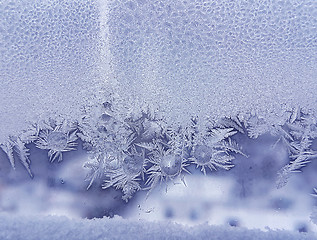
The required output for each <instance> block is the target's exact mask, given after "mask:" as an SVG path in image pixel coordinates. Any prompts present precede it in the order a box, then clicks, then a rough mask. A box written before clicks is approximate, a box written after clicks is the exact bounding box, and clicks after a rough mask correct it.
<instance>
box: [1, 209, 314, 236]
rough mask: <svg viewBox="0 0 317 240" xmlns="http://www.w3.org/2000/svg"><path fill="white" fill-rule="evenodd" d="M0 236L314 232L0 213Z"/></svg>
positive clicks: (283, 233)
mask: <svg viewBox="0 0 317 240" xmlns="http://www.w3.org/2000/svg"><path fill="white" fill-rule="evenodd" d="M0 238H1V239H5V240H13V239H25V240H33V239H34V240H35V239H42V240H45V239H50V240H54V239H68V240H73V239H74V240H80V239H85V240H90V239H91V240H95V239H127V240H128V239H133V240H134V239H189V240H194V239H214V240H216V239H219V240H220V239H221V240H227V239H230V240H232V239H236V240H238V239H243V240H248V239H250V240H251V239H252V240H266V239H269V240H271V239H274V240H279V239H281V240H284V239H288V240H306V239H307V240H313V239H317V236H316V235H314V234H307V233H293V232H288V231H274V230H268V231H266V232H263V231H260V230H248V229H245V228H234V227H231V228H229V227H217V226H210V225H207V224H203V225H198V226H195V227H187V226H183V225H180V224H175V223H171V222H148V221H130V220H124V219H121V218H118V217H115V218H114V219H107V218H103V219H93V220H74V219H72V220H71V219H68V218H66V217H54V216H49V217H35V216H33V217H31V216H29V217H22V216H14V217H12V216H9V215H3V214H1V215H0Z"/></svg>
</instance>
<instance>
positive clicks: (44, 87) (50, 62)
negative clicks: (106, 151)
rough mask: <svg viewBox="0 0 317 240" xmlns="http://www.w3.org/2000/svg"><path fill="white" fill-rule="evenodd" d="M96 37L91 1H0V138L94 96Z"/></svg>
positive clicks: (76, 111)
mask: <svg viewBox="0 0 317 240" xmlns="http://www.w3.org/2000/svg"><path fill="white" fill-rule="evenodd" d="M99 36H100V22H99V5H97V3H96V1H93V0H91V1H81V0H74V1H66V0H65V1H64V0H63V1H55V0H43V1H24V0H18V1H10V0H6V1H1V2H0V53H1V54H0V122H1V126H0V142H4V140H5V139H6V137H7V136H8V135H16V134H17V133H19V132H20V131H21V130H23V129H26V128H27V127H28V126H29V125H30V122H34V121H37V120H40V119H43V118H45V117H48V116H52V117H54V118H58V117H60V116H63V117H64V118H67V119H73V120H74V119H78V118H79V117H80V113H81V112H80V108H81V107H82V106H85V105H89V104H90V102H91V101H94V102H96V101H98V96H100V95H99V92H101V91H102V89H103V87H104V86H105V79H106V77H103V80H102V81H101V80H100V79H101V78H100V77H98V76H99V74H98V70H97V67H96V65H97V63H98V62H99V61H100V47H101V46H100V45H101V44H100V37H99ZM104 63H105V62H104ZM106 67H107V66H104V68H106Z"/></svg>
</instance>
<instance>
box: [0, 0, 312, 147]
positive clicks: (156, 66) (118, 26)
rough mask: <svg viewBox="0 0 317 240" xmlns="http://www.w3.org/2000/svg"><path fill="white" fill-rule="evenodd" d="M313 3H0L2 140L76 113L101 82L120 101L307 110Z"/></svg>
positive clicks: (199, 111)
mask: <svg viewBox="0 0 317 240" xmlns="http://www.w3.org/2000/svg"><path fill="white" fill-rule="evenodd" d="M316 11H317V2H316V1H315V0H290V1H247V2H246V1H240V0H238V1H227V0H219V1H180V0H166V1H155V2H153V1H151V0H130V1H120V0H111V1H102V0H100V1H94V0H89V1H83V0H71V1H67V0H61V1H57V0H43V1H23V0H18V1H10V0H5V1H2V3H1V4H0V16H1V18H0V33H1V34H0V35H1V38H0V53H1V55H0V81H1V82H0V83H1V85H0V86H1V87H0V122H1V125H0V142H4V141H5V140H6V138H7V136H8V135H16V134H17V133H18V132H19V131H21V130H23V129H26V128H27V126H28V125H29V122H34V121H36V120H38V119H43V118H45V117H47V116H50V117H53V118H58V117H60V116H62V117H64V118H68V119H75V120H76V119H78V118H79V117H80V114H81V112H80V109H81V107H83V106H86V105H89V104H90V103H91V102H93V103H100V98H102V96H103V91H104V89H109V87H110V85H111V86H112V85H116V87H117V88H115V89H116V90H115V96H116V97H117V98H119V99H117V100H121V101H123V102H125V104H126V105H127V107H132V108H133V107H134V108H135V106H136V107H140V106H141V105H143V104H150V105H153V106H154V107H155V108H158V109H160V111H163V112H165V114H166V117H167V118H170V119H172V120H173V121H177V122H178V121H180V122H185V121H186V120H187V119H189V118H190V117H191V116H193V115H198V116H202V117H203V118H204V117H205V116H209V117H212V118H217V117H223V116H234V115H236V114H238V113H249V112H250V111H256V112H259V113H260V115H264V116H265V115H268V114H272V113H273V114H279V113H280V112H284V111H286V110H289V109H290V108H292V107H297V106H299V107H303V108H306V109H311V110H315V109H317V106H316V102H317V101H316V92H317V81H316V76H317V72H316V71H317V66H316V64H317V60H316V53H317V45H316V37H317V36H316V20H317V14H316Z"/></svg>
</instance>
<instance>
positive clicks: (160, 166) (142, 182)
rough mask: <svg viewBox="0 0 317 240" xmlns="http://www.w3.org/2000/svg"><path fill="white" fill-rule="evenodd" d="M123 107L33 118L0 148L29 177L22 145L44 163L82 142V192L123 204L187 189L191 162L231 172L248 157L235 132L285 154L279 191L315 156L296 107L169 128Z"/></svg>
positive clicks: (151, 115)
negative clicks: (264, 139)
mask: <svg viewBox="0 0 317 240" xmlns="http://www.w3.org/2000/svg"><path fill="white" fill-rule="evenodd" d="M125 110H127V109H125V108H122V107H120V105H119V104H117V103H116V102H115V101H114V100H113V99H112V100H109V101H106V102H104V103H103V104H99V105H95V106H91V107H90V108H85V109H83V114H82V118H81V119H79V120H78V121H74V122H70V121H66V120H64V119H57V120H53V119H48V120H43V121H40V122H38V123H36V124H33V125H31V126H30V128H29V129H27V130H25V131H23V132H22V133H21V134H20V135H19V136H16V137H14V136H11V137H10V138H9V139H8V140H7V141H6V142H5V143H2V144H1V145H0V146H1V148H2V150H3V151H4V152H5V153H6V154H7V156H8V160H9V162H10V164H11V166H12V167H13V168H15V165H16V161H15V160H16V158H18V159H19V160H20V162H21V163H22V165H23V166H24V167H25V168H26V170H27V171H28V173H29V175H30V176H31V177H32V176H33V174H32V172H31V168H30V159H29V150H28V145H29V144H34V145H35V146H36V147H37V148H39V149H44V150H47V151H48V160H49V161H50V162H53V161H57V162H59V161H62V153H63V152H66V151H72V150H76V146H77V145H78V141H81V142H82V143H83V147H84V149H85V150H86V151H87V152H88V153H89V156H90V160H89V161H88V162H86V163H85V164H84V166H83V167H84V168H85V169H87V172H88V174H87V176H86V181H87V182H88V184H87V190H89V189H90V188H91V187H93V186H94V187H96V186H99V187H101V188H103V189H107V188H110V187H114V188H116V189H120V190H121V191H122V193H123V196H122V199H124V200H125V201H128V200H129V199H130V198H131V197H132V196H133V195H134V193H135V192H137V191H140V190H150V191H149V192H151V190H152V189H154V188H155V187H157V186H159V185H162V184H163V185H164V186H165V187H166V190H167V188H168V184H169V183H170V182H173V183H177V182H179V181H180V182H182V183H183V184H184V185H186V184H185V178H186V175H187V174H190V171H189V170H188V169H189V166H191V165H193V166H195V167H196V168H199V169H200V170H201V172H202V173H203V174H205V175H206V174H210V173H212V171H216V170H230V169H231V168H233V167H234V162H233V160H234V158H235V155H236V154H239V155H241V156H244V157H248V156H247V155H246V154H245V153H244V152H243V150H242V149H241V147H240V146H239V144H238V143H237V142H236V140H234V137H235V135H236V134H238V133H239V134H247V135H248V136H249V137H250V138H258V137H260V136H262V135H265V134H270V135H272V136H274V137H275V138H276V142H275V143H274V144H273V145H272V148H275V147H276V146H277V145H278V144H282V146H283V147H284V148H285V149H287V151H288V153H289V164H287V165H286V166H284V167H283V168H282V169H281V170H280V171H279V172H278V173H277V182H276V184H277V187H278V188H281V187H283V186H285V185H286V184H287V182H288V179H289V178H290V176H291V174H292V173H296V172H300V171H301V169H302V168H303V167H305V166H307V164H308V163H309V162H310V161H312V160H313V159H314V158H316V157H317V152H316V150H314V149H313V144H312V143H313V141H314V140H315V139H316V137H317V125H316V123H317V120H316V118H315V117H314V116H313V115H312V114H310V113H309V112H305V111H304V110H303V109H300V108H294V109H293V110H292V111H288V112H286V113H284V114H283V115H281V116H276V118H266V119H264V118H263V117H260V116H258V115H256V114H253V115H252V114H249V115H246V116H243V117H242V116H236V117H231V118H230V117H226V118H222V119H219V120H218V121H214V120H208V119H206V120H204V121H201V120H199V119H198V118H197V117H193V118H192V119H191V122H190V123H189V124H188V125H173V126H170V125H168V124H167V122H166V121H165V120H164V118H163V117H161V115H160V114H158V112H155V110H153V109H151V108H150V107H143V108H142V109H139V110H138V111H135V109H133V110H131V109H128V111H125Z"/></svg>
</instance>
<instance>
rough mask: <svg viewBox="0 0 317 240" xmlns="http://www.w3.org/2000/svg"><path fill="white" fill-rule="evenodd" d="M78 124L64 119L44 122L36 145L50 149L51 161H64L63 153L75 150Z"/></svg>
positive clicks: (49, 156)
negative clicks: (59, 121)
mask: <svg viewBox="0 0 317 240" xmlns="http://www.w3.org/2000/svg"><path fill="white" fill-rule="evenodd" d="M76 128H77V126H76V125H74V124H71V123H67V122H66V121H63V122H61V123H54V122H44V124H43V126H41V127H40V130H39V135H38V138H37V140H36V141H35V146H36V147H37V148H40V149H45V150H48V158H49V161H50V162H54V161H55V160H56V159H57V161H58V162H60V161H62V153H63V152H67V151H71V150H75V149H76V146H77V142H76V141H77V135H76V131H77V130H76Z"/></svg>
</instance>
